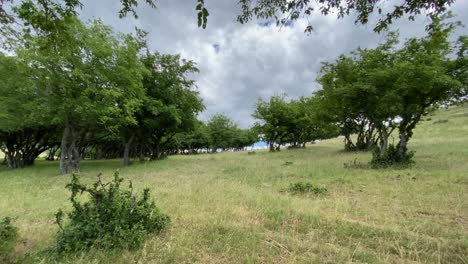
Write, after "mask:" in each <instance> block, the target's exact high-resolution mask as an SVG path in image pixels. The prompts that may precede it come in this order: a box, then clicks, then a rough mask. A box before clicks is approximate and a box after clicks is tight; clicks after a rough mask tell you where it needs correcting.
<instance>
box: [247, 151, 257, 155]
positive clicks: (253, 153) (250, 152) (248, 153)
mask: <svg viewBox="0 0 468 264" xmlns="http://www.w3.org/2000/svg"><path fill="white" fill-rule="evenodd" d="M255 154H257V152H255V151H249V152H247V155H255Z"/></svg>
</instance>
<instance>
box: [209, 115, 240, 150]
mask: <svg viewBox="0 0 468 264" xmlns="http://www.w3.org/2000/svg"><path fill="white" fill-rule="evenodd" d="M207 130H208V135H209V137H210V148H211V149H212V152H216V150H217V149H222V150H225V149H227V148H230V147H233V142H234V139H235V136H236V135H235V132H236V130H237V124H235V123H234V122H232V120H231V119H229V117H227V116H225V115H222V114H216V115H214V116H212V117H211V118H210V119H209V120H208V123H207Z"/></svg>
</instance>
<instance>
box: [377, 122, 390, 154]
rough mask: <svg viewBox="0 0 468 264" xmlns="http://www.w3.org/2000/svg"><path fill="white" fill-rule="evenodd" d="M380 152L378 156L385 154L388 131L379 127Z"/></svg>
mask: <svg viewBox="0 0 468 264" xmlns="http://www.w3.org/2000/svg"><path fill="white" fill-rule="evenodd" d="M379 133H380V153H379V156H380V158H382V159H383V158H385V155H386V154H387V148H388V137H389V135H388V132H387V129H386V128H381V129H380V131H379Z"/></svg>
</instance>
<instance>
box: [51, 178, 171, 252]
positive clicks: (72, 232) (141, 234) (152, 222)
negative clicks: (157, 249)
mask: <svg viewBox="0 0 468 264" xmlns="http://www.w3.org/2000/svg"><path fill="white" fill-rule="evenodd" d="M122 182H123V178H121V177H120V176H119V174H118V172H116V173H115V175H114V179H113V181H111V182H109V183H103V182H102V180H101V174H99V175H98V180H97V181H96V183H94V184H93V185H92V186H91V187H88V186H86V185H83V184H81V183H80V182H79V179H78V175H76V174H73V175H72V180H71V183H70V184H68V185H67V186H66V188H68V189H69V190H70V191H71V197H70V201H71V202H72V205H73V209H72V211H71V212H70V213H68V218H69V221H67V222H66V223H65V224H64V221H63V216H64V213H63V211H62V210H59V211H58V212H57V214H56V223H57V225H58V226H59V228H60V230H59V232H58V235H57V245H56V249H57V251H58V253H64V252H77V251H84V250H88V249H90V248H96V249H136V248H138V247H139V246H140V245H141V243H142V242H143V241H144V239H145V237H146V235H147V234H149V233H155V232H159V231H161V230H162V229H164V228H165V227H166V226H167V225H168V223H169V217H168V216H166V215H165V214H163V213H161V212H160V211H159V209H158V208H156V206H155V204H154V202H153V201H151V200H150V192H149V189H145V190H144V192H143V196H142V197H141V198H138V197H137V196H135V195H134V194H133V188H132V182H130V186H129V190H122V189H121V183H122ZM83 193H86V194H88V196H89V200H87V202H84V203H81V202H80V201H79V200H78V198H79V197H78V196H79V195H82V194H83Z"/></svg>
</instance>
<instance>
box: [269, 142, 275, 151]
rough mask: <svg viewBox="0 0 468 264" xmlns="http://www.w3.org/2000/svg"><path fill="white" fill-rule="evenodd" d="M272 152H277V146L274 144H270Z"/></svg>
mask: <svg viewBox="0 0 468 264" xmlns="http://www.w3.org/2000/svg"><path fill="white" fill-rule="evenodd" d="M270 152H275V146H274V144H273V142H270Z"/></svg>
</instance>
